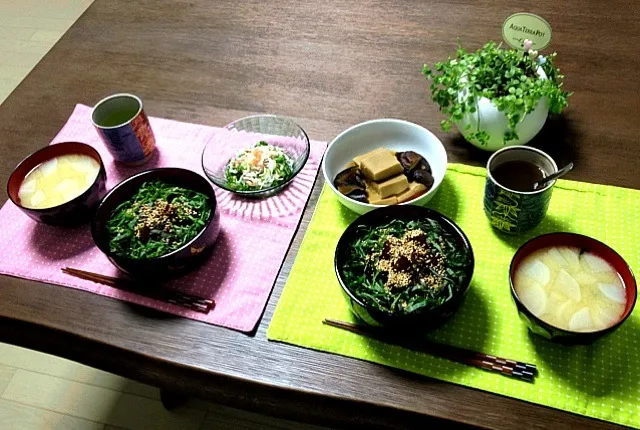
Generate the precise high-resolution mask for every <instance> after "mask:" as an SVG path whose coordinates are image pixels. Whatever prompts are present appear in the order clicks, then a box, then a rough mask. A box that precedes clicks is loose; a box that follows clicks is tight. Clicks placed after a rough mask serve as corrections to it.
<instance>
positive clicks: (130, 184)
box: [91, 168, 220, 279]
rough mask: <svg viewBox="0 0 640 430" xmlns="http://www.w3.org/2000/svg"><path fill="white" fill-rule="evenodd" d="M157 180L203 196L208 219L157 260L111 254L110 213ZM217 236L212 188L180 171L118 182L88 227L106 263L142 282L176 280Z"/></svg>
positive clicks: (155, 172) (217, 218)
mask: <svg viewBox="0 0 640 430" xmlns="http://www.w3.org/2000/svg"><path fill="white" fill-rule="evenodd" d="M156 180H159V181H163V182H166V183H169V184H173V185H176V186H179V187H182V188H187V189H191V190H194V191H198V192H201V193H203V194H205V195H206V196H207V197H209V199H210V201H211V214H210V215H209V219H207V222H206V223H205V226H204V227H203V228H202V230H201V231H200V233H198V235H197V236H196V237H194V238H193V239H191V240H190V241H189V242H187V243H186V244H184V245H183V246H182V247H180V248H178V249H176V250H175V251H172V252H170V253H168V254H165V255H162V256H160V257H155V258H147V259H132V258H127V257H122V256H119V255H116V254H114V253H113V252H111V249H110V247H109V232H108V230H107V221H108V220H109V218H110V216H111V213H112V212H113V210H114V209H115V208H116V207H117V206H118V205H120V204H121V203H122V202H124V201H126V200H128V199H129V198H131V197H132V196H133V195H134V194H135V193H136V192H137V191H138V190H139V189H140V187H141V186H142V184H143V183H145V182H148V181H156ZM219 233H220V210H219V209H218V204H217V202H216V196H215V193H214V191H213V187H212V186H211V184H210V183H209V181H207V180H206V179H205V178H203V177H202V176H200V175H198V174H197V173H195V172H192V171H191V170H186V169H179V168H160V169H153V170H147V171H145V172H142V173H138V174H137V175H134V176H132V177H130V178H128V179H126V180H124V181H122V182H120V183H119V184H118V185H116V186H115V187H114V188H113V189H112V190H111V191H109V194H107V196H106V197H105V198H104V200H103V201H102V203H100V206H99V207H98V210H97V211H96V214H95V217H94V218H93V223H92V225H91V234H92V235H93V240H94V242H95V244H96V246H97V247H98V248H99V249H100V250H101V251H102V252H103V253H105V254H106V256H107V257H108V258H109V261H111V263H113V264H114V265H115V266H116V267H117V268H118V269H120V270H122V271H123V272H124V273H126V274H128V275H130V276H132V277H136V278H142V279H149V278H154V279H158V278H165V277H171V276H177V275H180V274H183V273H184V272H185V271H187V270H189V269H192V268H194V267H195V266H197V265H198V264H200V263H202V262H203V261H204V260H205V259H206V258H207V257H208V256H209V255H210V253H211V250H212V248H213V245H214V244H215V242H216V240H217V238H218V235H219Z"/></svg>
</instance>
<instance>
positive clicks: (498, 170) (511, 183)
mask: <svg viewBox="0 0 640 430" xmlns="http://www.w3.org/2000/svg"><path fill="white" fill-rule="evenodd" d="M492 174H493V179H495V181H496V182H497V183H498V184H500V185H502V186H503V187H505V188H509V189H510V190H514V191H524V192H530V191H535V189H534V185H535V183H536V182H538V181H540V180H542V179H544V178H545V177H546V176H547V174H546V172H545V171H544V170H543V169H542V168H541V167H540V166H538V165H537V164H533V163H530V162H528V161H521V160H513V161H507V162H505V163H502V164H500V165H499V166H497V167H495V168H494V169H493V172H492Z"/></svg>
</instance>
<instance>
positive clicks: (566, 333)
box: [509, 231, 638, 336]
mask: <svg viewBox="0 0 640 430" xmlns="http://www.w3.org/2000/svg"><path fill="white" fill-rule="evenodd" d="M558 235H564V236H576V237H580V238H584V239H587V240H590V241H593V242H596V243H598V244H600V245H602V246H604V247H605V248H608V249H609V250H610V251H611V252H612V253H613V254H614V255H616V256H617V257H618V258H620V261H622V262H623V263H624V265H625V267H626V268H627V269H628V270H629V273H630V274H631V279H633V283H634V284H635V287H636V294H635V296H634V298H633V303H632V304H631V307H630V308H629V312H628V313H627V315H625V316H624V318H621V319H620V320H619V321H618V322H617V323H615V324H614V325H612V326H609V327H605V328H603V329H600V330H596V331H571V330H565V329H563V328H560V327H557V326H555V325H553V324H550V323H548V322H546V321H543V320H542V319H540V318H538V317H537V316H536V315H534V314H533V312H531V311H530V310H529V308H528V307H527V306H526V305H525V304H524V303H522V300H520V297H518V293H517V292H516V290H515V286H514V285H513V277H512V276H511V274H512V273H513V265H514V263H515V261H516V257H517V256H518V254H520V252H522V250H523V249H524V248H525V247H526V246H527V245H529V244H530V243H533V242H535V241H537V240H540V238H543V237H548V236H558ZM509 286H510V288H511V297H513V299H514V300H515V301H516V302H517V303H518V304H519V305H521V306H522V308H523V309H525V310H526V312H527V316H528V317H530V318H533V319H534V320H535V321H536V323H538V324H540V325H543V326H544V325H546V326H549V327H552V328H553V329H554V330H556V331H557V332H558V333H561V335H562V336H593V335H601V334H605V333H607V332H610V331H613V330H615V329H617V328H618V327H620V326H621V325H622V323H623V322H625V321H626V320H627V318H629V316H631V314H632V313H633V309H634V308H635V306H636V303H637V301H638V282H637V281H636V277H635V275H634V274H633V270H631V266H629V263H627V260H625V259H624V258H622V256H621V255H620V254H618V252H617V251H616V250H615V249H613V248H611V247H610V246H609V245H607V244H606V243H604V242H601V241H599V240H598V239H594V238H593V237H591V236H587V235H584V234H580V233H571V232H564V231H556V232H552V233H545V234H541V235H540V236H536V237H534V238H531V239H529V240H527V241H526V242H525V243H523V244H522V245H521V246H520V247H519V248H518V250H517V251H516V252H515V254H513V257H511V263H510V264H509Z"/></svg>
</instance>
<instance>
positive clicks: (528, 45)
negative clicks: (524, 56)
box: [522, 39, 533, 52]
mask: <svg viewBox="0 0 640 430" xmlns="http://www.w3.org/2000/svg"><path fill="white" fill-rule="evenodd" d="M522 47H523V48H524V51H525V52H529V51H530V50H531V48H533V42H532V41H530V40H529V39H525V40H524V43H523V44H522Z"/></svg>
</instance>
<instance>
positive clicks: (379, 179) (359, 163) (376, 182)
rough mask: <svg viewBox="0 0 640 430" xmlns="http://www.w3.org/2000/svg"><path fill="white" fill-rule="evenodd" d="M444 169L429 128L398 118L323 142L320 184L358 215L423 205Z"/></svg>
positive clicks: (441, 153) (440, 151)
mask: <svg viewBox="0 0 640 430" xmlns="http://www.w3.org/2000/svg"><path fill="white" fill-rule="evenodd" d="M446 170H447V152H446V151H445V149H444V146H443V145H442V142H440V140H439V139H438V138H437V137H436V136H435V135H434V134H433V133H431V132H430V131H429V130H427V129H426V128H424V127H421V126H419V125H417V124H413V123H411V122H408V121H403V120H399V119H375V120H371V121H367V122H363V123H361V124H357V125H355V126H353V127H351V128H349V129H347V130H345V131H343V132H342V133H340V135H338V136H337V137H336V138H335V139H333V141H332V142H331V143H330V144H329V146H328V148H327V152H326V153H325V156H324V159H323V161H322V173H323V175H324V180H325V182H326V183H327V184H328V185H329V188H331V190H332V191H333V192H334V193H335V195H336V197H337V198H338V199H339V200H340V202H341V203H342V204H343V205H345V206H346V207H347V208H349V209H351V210H352V211H354V212H357V213H359V214H364V213H366V212H369V211H371V210H373V209H376V208H379V207H382V206H390V205H393V204H412V205H419V206H423V205H425V204H426V203H427V202H428V201H429V200H431V198H432V197H433V196H434V195H435V193H436V191H437V190H438V187H439V186H440V184H441V183H442V180H443V179H444V175H445V172H446Z"/></svg>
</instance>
